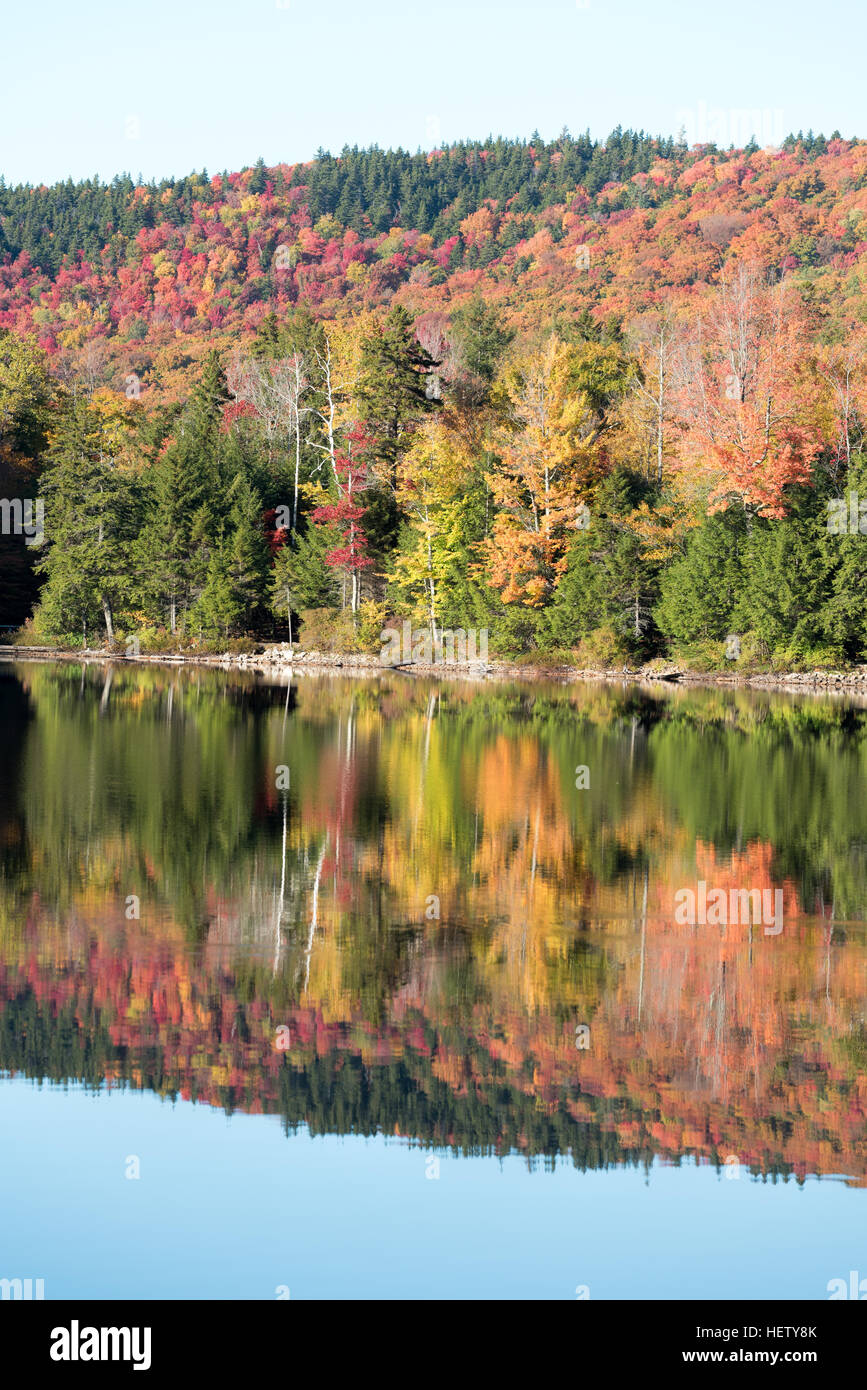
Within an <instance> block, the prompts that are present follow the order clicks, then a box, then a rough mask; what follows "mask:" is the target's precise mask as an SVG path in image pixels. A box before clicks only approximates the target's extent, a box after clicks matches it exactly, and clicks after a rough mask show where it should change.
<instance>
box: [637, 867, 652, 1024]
mask: <svg viewBox="0 0 867 1390" xmlns="http://www.w3.org/2000/svg"><path fill="white" fill-rule="evenodd" d="M648 875H649V870H648V869H647V868H645V870H644V898H643V899H642V903H641V965H640V967H639V971H638V1022H639V1023H640V1022H641V1008H642V1005H643V1003H644V953H645V947H646V944H647V879H648ZM633 882H634V880H633ZM634 901H635V898H634V896H633V902H634Z"/></svg>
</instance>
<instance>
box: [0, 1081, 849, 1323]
mask: <svg viewBox="0 0 867 1390" xmlns="http://www.w3.org/2000/svg"><path fill="white" fill-rule="evenodd" d="M0 1132H2V1134H3V1135H4V1142H3V1144H2V1149H0V1182H2V1186H3V1191H4V1192H5V1194H6V1201H5V1204H4V1205H5V1210H4V1217H3V1226H2V1232H0V1276H6V1277H13V1276H19V1277H22V1278H27V1277H32V1278H44V1279H45V1281H46V1286H45V1292H46V1297H47V1298H51V1297H56V1298H71V1297H85V1298H86V1297H100V1296H109V1297H112V1296H114V1297H120V1298H264V1299H271V1298H274V1297H275V1290H276V1289H277V1287H278V1285H281V1284H285V1285H288V1286H289V1288H290V1290H291V1297H292V1298H293V1299H299V1298H323V1297H337V1298H342V1297H346V1298H357V1297H378V1296H386V1297H410V1298H411V1297H424V1298H454V1297H462V1298H473V1297H480V1298H498V1297H505V1298H508V1297H543V1298H554V1299H559V1298H563V1299H574V1298H575V1291H576V1287H577V1286H578V1285H589V1287H590V1294H591V1298H648V1297H650V1298H654V1297H656V1298H702V1297H722V1298H732V1299H747V1298H759V1299H761V1298H809V1299H812V1298H818V1299H824V1298H827V1292H826V1286H827V1283H828V1281H829V1280H830V1279H833V1278H838V1277H839V1278H844V1279H847V1280H848V1277H849V1270H850V1269H861V1270H864V1271H867V1239H865V1235H864V1232H865V1229H867V1227H865V1222H864V1219H863V1216H864V1212H863V1203H864V1202H865V1200H867V1193H864V1192H863V1191H855V1190H851V1189H849V1188H847V1187H846V1186H845V1184H844V1183H842V1182H837V1181H833V1180H828V1179H824V1180H821V1181H818V1180H809V1181H808V1182H807V1183H806V1184H805V1185H804V1186H802V1187H799V1186H798V1185H797V1184H796V1183H795V1182H794V1181H793V1180H789V1181H788V1182H785V1183H784V1182H778V1183H776V1184H771V1183H770V1182H768V1183H762V1182H758V1181H755V1180H752V1179H750V1177H749V1176H748V1175H747V1174H746V1173H743V1174H742V1175H741V1177H740V1178H739V1179H737V1180H729V1179H727V1178H726V1176H725V1175H724V1174H723V1175H720V1176H718V1175H717V1173H716V1172H715V1171H714V1170H713V1169H709V1168H707V1167H704V1168H700V1169H697V1168H696V1167H695V1166H694V1165H692V1164H685V1165H684V1166H683V1167H681V1168H679V1169H678V1168H670V1167H663V1166H660V1165H658V1164H657V1165H654V1168H653V1169H652V1171H651V1172H650V1174H649V1175H647V1174H645V1173H644V1172H642V1171H640V1170H639V1171H636V1170H634V1169H627V1170H624V1169H622V1168H619V1169H613V1170H610V1171H608V1172H595V1173H594V1172H588V1173H580V1172H577V1171H575V1169H573V1168H571V1167H569V1166H568V1165H566V1164H563V1165H560V1166H558V1167H557V1168H556V1170H555V1171H554V1172H553V1173H552V1172H546V1171H543V1170H542V1169H541V1168H538V1169H536V1171H534V1172H528V1170H527V1165H526V1164H525V1163H524V1162H523V1160H522V1159H520V1158H509V1159H506V1160H504V1161H502V1162H500V1161H499V1160H497V1159H495V1158H471V1159H465V1158H456V1157H453V1156H452V1155H450V1154H449V1153H447V1152H439V1154H438V1157H439V1160H440V1177H439V1179H438V1180H432V1179H429V1178H426V1176H425V1172H426V1168H427V1166H428V1163H429V1159H430V1156H431V1155H430V1153H429V1151H426V1150H420V1149H418V1148H416V1147H411V1146H409V1145H407V1144H406V1143H405V1142H404V1141H400V1140H396V1139H395V1140H383V1139H373V1140H364V1139H358V1138H344V1139H336V1138H330V1137H329V1138H325V1139H322V1138H317V1139H311V1138H309V1136H308V1135H306V1134H297V1135H295V1136H293V1137H291V1138H288V1139H287V1138H286V1136H285V1135H284V1134H283V1132H282V1130H281V1127H280V1124H279V1122H278V1121H277V1120H276V1119H273V1118H266V1117H263V1116H243V1115H236V1116H234V1117H233V1118H232V1119H231V1120H229V1119H227V1118H226V1117H225V1116H224V1115H221V1114H220V1113H219V1112H218V1111H215V1110H212V1109H209V1108H206V1107H203V1106H191V1105H184V1104H180V1103H179V1104H177V1105H175V1106H172V1105H170V1104H168V1103H165V1102H161V1101H159V1100H158V1099H156V1098H155V1097H153V1096H150V1095H134V1094H129V1093H126V1094H124V1093H121V1092H115V1093H113V1094H111V1095H106V1094H102V1095H99V1096H94V1095H93V1094H86V1093H84V1092H83V1091H82V1090H81V1089H80V1088H79V1087H77V1086H72V1087H70V1088H69V1089H68V1090H61V1089H59V1088H56V1087H53V1086H44V1087H43V1088H42V1089H41V1090H38V1089H37V1088H36V1087H35V1086H33V1085H32V1084H31V1083H28V1082H25V1081H21V1080H14V1081H10V1080H8V1079H6V1080H4V1081H3V1082H2V1084H0ZM12 1136H14V1142H10V1139H11V1138H12ZM130 1154H137V1155H138V1156H139V1158H140V1160H141V1178H140V1179H139V1180H138V1181H130V1180H127V1179H126V1178H125V1177H124V1165H125V1160H126V1158H127V1156H128V1155H130Z"/></svg>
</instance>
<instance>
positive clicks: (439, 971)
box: [0, 664, 867, 1185]
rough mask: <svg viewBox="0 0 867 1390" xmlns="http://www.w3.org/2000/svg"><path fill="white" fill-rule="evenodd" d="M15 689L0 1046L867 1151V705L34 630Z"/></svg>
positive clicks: (686, 1141) (6, 702) (76, 1073)
mask: <svg viewBox="0 0 867 1390" xmlns="http://www.w3.org/2000/svg"><path fill="white" fill-rule="evenodd" d="M0 720H2V725H3V727H4V730H5V731H6V735H7V737H6V740H5V742H4V745H3V749H2V752H0V870H2V877H0V1069H4V1070H8V1071H12V1072H20V1073H24V1074H26V1075H28V1076H31V1077H38V1078H51V1079H54V1080H68V1079H75V1080H83V1081H86V1082H87V1083H89V1084H91V1085H97V1084H100V1083H102V1082H108V1083H110V1084H126V1085H130V1086H135V1087H142V1088H147V1089H149V1090H153V1091H155V1092H157V1093H159V1094H162V1095H171V1096H180V1097H182V1098H183V1099H185V1100H196V1101H200V1102H205V1103H207V1104H210V1105H216V1106H221V1107H224V1108H225V1109H227V1110H235V1109H241V1110H244V1111H248V1112H259V1111H261V1112H271V1113H275V1114H280V1115H281V1116H283V1118H284V1121H285V1123H286V1124H287V1126H290V1127H293V1128H294V1127H296V1126H298V1125H300V1124H302V1123H303V1124H306V1125H308V1126H309V1127H310V1129H311V1130H312V1131H313V1132H314V1133H347V1132H356V1133H363V1134H373V1133H384V1134H387V1135H391V1134H399V1135H404V1136H408V1137H410V1138H412V1139H415V1140H418V1141H421V1142H422V1143H430V1144H437V1145H447V1146H451V1147H452V1148H453V1149H455V1150H457V1151H463V1152H467V1153H470V1152H472V1153H478V1152H483V1153H484V1152H496V1153H506V1152H510V1151H518V1152H522V1153H524V1154H526V1155H527V1156H529V1157H534V1158H539V1159H540V1160H542V1159H544V1160H550V1161H553V1160H554V1159H556V1158H558V1157H563V1158H566V1159H567V1160H568V1161H570V1162H573V1163H574V1164H576V1165H577V1166H578V1167H581V1168H600V1167H607V1166H609V1165H612V1164H649V1163H650V1162H651V1161H652V1160H653V1159H654V1158H657V1157H658V1158H663V1159H668V1160H677V1159H679V1158H681V1157H682V1156H684V1155H692V1156H695V1157H698V1158H700V1159H706V1160H709V1161H711V1162H714V1163H717V1164H720V1165H723V1164H724V1163H725V1162H726V1160H730V1161H734V1160H736V1161H737V1163H738V1164H740V1165H745V1166H746V1167H748V1168H749V1169H750V1170H751V1171H753V1172H760V1173H764V1174H795V1175H796V1176H798V1177H803V1176H804V1175H806V1174H808V1173H818V1174H841V1175H845V1176H846V1177H847V1178H848V1179H849V1180H850V1181H851V1182H853V1183H857V1184H859V1185H861V1184H862V1183H863V1182H864V1181H865V1179H867V1142H865V1110H867V1077H865V1070H867V1069H865V1061H867V1029H865V1010H864V987H865V964H867V952H865V926H864V920H865V905H867V857H865V855H867V810H865V807H864V802H863V799H862V797H861V796H860V792H861V788H862V786H863V784H864V774H865V770H867V767H865V763H867V713H865V712H864V711H863V710H861V709H858V708H855V707H853V706H851V705H850V704H848V703H845V702H840V701H836V702H835V701H833V700H830V699H820V700H815V701H806V700H798V699H795V698H791V697H785V696H777V695H764V694H754V693H747V692H735V691H730V690H726V691H690V692H687V691H671V692H668V691H659V692H657V693H647V692H646V691H642V690H638V689H635V688H626V689H612V688H609V687H591V686H581V687H578V688H574V689H573V688H566V689H564V688H554V687H552V688H546V687H528V686H522V687H518V686H493V687H482V688H479V687H475V686H472V685H463V684H459V683H456V684H454V685H442V686H439V685H434V684H425V683H414V682H412V681H411V680H409V679H407V678H405V677H401V676H393V675H389V676H388V677H383V678H376V679H368V680H364V681H359V682H353V681H349V680H344V679H339V678H333V677H329V676H322V677H315V678H314V677H305V678H303V679H298V680H292V681H289V682H288V683H287V682H284V683H283V684H279V683H274V684H269V683H266V682H265V681H264V680H262V679H261V678H258V677H255V676H253V675H246V674H243V673H230V672H219V673H218V672H212V671H192V670H182V671H173V670H165V669H158V668H153V669H134V670H129V669H127V668H121V669H119V670H117V671H115V672H113V673H111V672H108V673H107V672H106V671H105V669H104V668H100V667H97V666H93V667H90V668H84V667H81V666H74V665H59V664H58V665H52V664H44V665H43V664H33V665H30V664H20V665H18V666H16V667H9V666H6V667H0ZM579 768H586V769H587V772H586V774H581V773H579V772H578V769H579ZM587 783H589V785H586V784H587ZM701 882H704V883H707V884H711V885H713V886H715V887H719V888H721V889H723V890H724V891H725V892H729V890H735V891H738V890H740V889H747V890H757V891H763V890H781V892H782V894H783V902H784V906H785V911H784V918H783V929H782V931H781V932H780V933H779V935H769V934H768V933H767V932H766V931H765V930H763V927H762V925H761V924H758V925H756V924H755V923H750V922H749V921H747V920H744V921H743V922H736V921H732V920H728V921H726V922H723V923H721V922H718V921H714V920H713V919H712V917H711V915H710V914H707V920H704V921H697V922H695V923H691V922H678V921H677V920H676V915H675V901H676V894H677V893H678V891H679V890H682V889H684V888H695V887H696V885H697V884H699V883H701Z"/></svg>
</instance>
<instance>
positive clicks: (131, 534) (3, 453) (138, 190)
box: [0, 129, 867, 666]
mask: <svg viewBox="0 0 867 1390" xmlns="http://www.w3.org/2000/svg"><path fill="white" fill-rule="evenodd" d="M865 218H867V142H860V141H844V140H842V139H840V138H838V137H836V136H832V137H831V138H830V139H828V140H826V139H825V138H824V137H822V136H813V135H812V134H811V135H808V136H806V137H805V136H803V135H798V136H791V137H789V138H788V139H787V140H786V141H785V142H784V144H783V146H782V147H781V148H780V149H759V148H757V147H755V146H751V147H748V148H747V149H745V150H727V151H722V150H717V149H715V148H713V147H710V146H702V147H694V148H692V149H687V148H686V147H685V146H683V145H682V144H679V143H677V142H675V141H671V140H668V141H659V140H654V139H651V138H650V137H648V136H646V135H644V134H641V133H639V134H636V133H632V132H624V131H622V130H619V129H618V130H616V131H614V132H613V133H612V135H611V136H610V137H609V138H608V140H606V141H605V142H601V143H600V142H593V141H591V140H590V138H589V137H588V136H585V137H579V138H573V137H571V136H569V135H568V133H566V132H564V133H563V135H562V136H561V137H559V139H557V140H555V141H553V142H551V143H545V142H543V141H542V140H541V139H539V138H538V137H536V136H534V137H532V138H531V139H530V140H529V141H527V142H519V141H506V140H502V139H496V140H494V139H490V140H488V141H483V142H472V143H464V144H461V145H456V146H452V147H450V148H448V149H443V150H438V151H435V152H434V153H432V154H422V153H417V154H415V155H410V154H408V153H404V152H401V151H397V152H386V151H382V150H378V149H373V150H366V151H360V150H349V149H345V150H344V151H342V152H341V154H340V155H339V156H337V157H334V156H331V155H329V154H326V153H325V152H320V156H319V158H318V159H317V160H316V161H314V162H313V163H312V164H308V165H296V166H286V165H281V166H278V167H276V168H266V167H265V166H264V165H263V164H262V163H261V161H260V162H259V163H258V164H257V165H255V166H254V167H252V168H249V169H247V170H244V171H242V172H240V173H233V174H227V173H223V174H220V175H216V176H209V175H208V174H207V173H206V172H205V171H203V172H202V173H201V174H192V175H190V176H189V177H187V178H185V179H181V180H178V181H175V180H171V181H164V182H163V183H161V184H159V185H156V184H150V185H145V184H141V183H134V182H133V181H132V180H131V179H129V178H127V177H123V178H118V179H115V180H114V181H113V182H112V184H111V185H109V186H106V185H103V184H100V183H99V181H97V180H93V181H90V182H86V183H84V184H78V185H75V184H72V183H68V184H63V185H57V186H55V187H53V188H29V187H18V188H8V187H6V186H5V185H0V332H2V334H3V336H2V339H0V465H2V469H3V480H2V485H3V487H5V496H6V497H7V498H9V499H13V498H16V497H17V498H19V499H22V501H23V500H24V499H33V498H36V497H38V498H40V499H41V500H42V501H43V503H44V508H45V524H44V532H45V534H44V542H43V543H42V544H41V545H38V544H36V545H32V546H30V547H25V545H24V542H23V537H22V536H21V535H20V534H18V535H5V536H3V537H2V538H0V544H2V546H3V551H2V562H3V571H2V586H0V623H8V624H13V623H18V622H20V621H22V620H23V619H24V618H25V617H26V615H27V612H28V610H29V609H30V607H31V605H32V604H34V603H36V601H37V599H38V600H39V605H38V610H37V613H36V618H35V625H34V626H33V627H32V628H31V629H30V632H31V633H32V634H33V635H34V636H36V637H38V638H39V639H40V640H41V639H45V638H51V639H54V640H61V641H64V642H68V643H78V644H81V643H85V642H90V643H92V642H94V641H104V640H108V641H128V640H130V638H131V637H133V636H135V637H137V638H138V640H139V641H140V642H141V643H142V645H143V646H148V645H150V646H157V647H158V646H161V645H183V646H190V645H198V646H204V645H214V644H217V645H225V644H226V643H227V642H229V641H230V640H232V639H237V638H239V637H242V636H244V635H251V636H253V637H256V636H261V635H263V634H266V633H272V632H274V631H280V632H282V633H284V634H288V632H289V623H290V622H291V635H292V636H293V637H297V636H298V635H299V633H300V635H301V638H302V640H303V641H305V642H307V644H308V645H320V646H321V645H334V646H339V647H343V648H346V647H358V646H360V647H364V648H367V649H369V650H376V649H377V648H378V646H379V633H380V631H381V629H382V627H383V626H384V625H386V624H387V622H389V621H390V620H391V619H400V620H404V619H410V620H411V621H412V622H413V623H414V624H415V625H416V627H418V628H420V629H425V630H427V631H428V632H429V633H430V634H431V640H432V641H435V639H436V635H437V634H438V633H440V632H441V631H442V630H443V629H444V628H445V629H449V628H467V629H469V628H476V629H480V628H485V629H487V630H488V632H489V634H490V648H491V651H492V652H493V653H502V654H507V653H508V654H516V653H521V652H531V651H538V650H542V651H547V652H550V653H552V654H553V653H568V654H569V657H570V659H574V660H576V661H578V662H580V663H581V664H584V665H598V664H611V663H618V664H619V663H622V662H624V661H626V662H636V661H644V660H647V659H649V658H651V657H654V656H665V657H666V658H668V657H672V656H673V657H676V658H677V659H679V660H689V661H692V662H695V663H698V664H702V665H711V666H713V665H732V664H737V663H741V664H744V663H748V664H756V663H758V664H765V665H766V664H773V665H777V666H779V665H786V666H799V665H804V664H810V665H828V664H843V663H852V662H860V661H862V660H865V659H867V623H865V611H867V604H865V598H867V590H865V563H864V559H863V544H864V540H863V535H862V531H861V525H862V521H861V517H862V512H861V503H860V495H861V493H862V492H863V493H864V494H865V496H867V478H865V477H864V476H862V475H863V474H864V472H865V459H864V458H863V456H862V445H863V431H862V426H863V420H864V418H865V412H867V328H865V297H864V274H865V269H867V235H865V226H867V222H865ZM864 512H865V513H867V507H865V508H864ZM863 525H864V527H865V529H867V516H865V519H864V522H863ZM37 586H41V595H40V594H37ZM733 639H735V640H733Z"/></svg>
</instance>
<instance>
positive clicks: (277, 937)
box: [274, 796, 286, 975]
mask: <svg viewBox="0 0 867 1390" xmlns="http://www.w3.org/2000/svg"><path fill="white" fill-rule="evenodd" d="M285 897H286V798H285V796H284V798H283V853H282V857H281V865H280V901H279V903H278V904H277V920H276V921H275V923H274V974H275V975H276V973H277V969H278V967H279V965H280V953H281V950H282V947H283V934H282V930H281V928H282V923H283V903H284V901H285Z"/></svg>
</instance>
